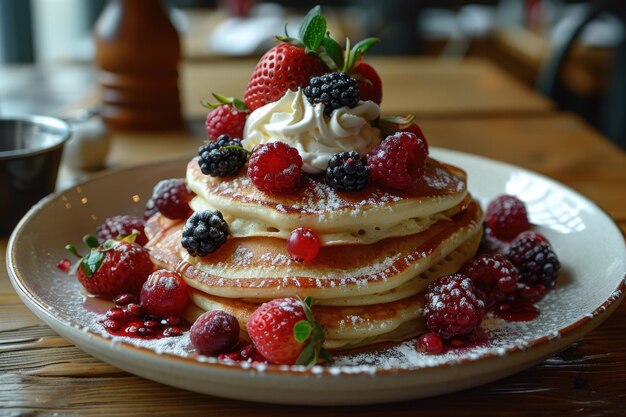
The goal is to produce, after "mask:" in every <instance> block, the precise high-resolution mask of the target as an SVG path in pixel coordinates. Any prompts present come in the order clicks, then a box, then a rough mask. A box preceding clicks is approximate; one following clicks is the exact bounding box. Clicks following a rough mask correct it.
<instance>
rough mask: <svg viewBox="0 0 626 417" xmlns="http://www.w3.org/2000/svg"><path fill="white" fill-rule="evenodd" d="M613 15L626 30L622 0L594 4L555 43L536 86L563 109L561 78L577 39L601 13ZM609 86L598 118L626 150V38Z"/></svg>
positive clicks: (605, 132) (617, 52) (603, 0)
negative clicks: (565, 34)
mask: <svg viewBox="0 0 626 417" xmlns="http://www.w3.org/2000/svg"><path fill="white" fill-rule="evenodd" d="M605 12H610V13H612V14H613V15H615V16H616V17H618V18H619V19H620V21H621V23H622V25H623V26H624V27H626V2H624V1H622V0H597V1H592V2H590V4H589V7H588V8H587V9H586V10H585V13H583V14H580V15H579V16H578V17H577V19H578V20H577V21H576V22H575V24H573V25H571V27H570V30H569V33H567V36H563V37H560V38H558V39H556V40H555V41H554V42H553V45H552V46H551V49H550V52H549V54H548V56H547V58H546V59H545V63H544V65H543V68H542V69H541V71H540V73H539V75H538V78H537V83H536V88H537V90H539V91H540V92H541V93H543V94H544V95H546V96H548V97H550V98H551V99H553V100H554V101H556V102H557V103H558V104H559V106H561V107H563V106H564V105H565V106H566V104H567V103H565V102H564V101H565V100H566V99H564V98H563V97H562V96H561V95H560V94H559V92H560V88H559V75H560V74H561V70H562V69H563V65H564V63H565V61H566V60H567V58H568V56H569V55H570V52H571V50H572V47H573V46H574V44H575V42H576V40H577V39H578V38H579V37H580V35H581V34H582V33H583V31H584V30H585V28H586V27H587V26H588V25H589V24H590V23H591V22H592V21H593V20H594V19H596V18H597V17H598V16H599V15H600V14H602V13H605ZM609 79H610V81H609V85H608V86H607V88H606V89H605V91H604V93H603V94H602V95H601V97H600V98H599V100H600V108H599V111H600V112H601V113H600V114H599V115H598V117H597V123H598V127H599V128H600V129H601V130H602V131H603V133H604V134H606V135H607V136H608V137H609V138H611V139H612V140H613V141H614V142H615V143H617V144H619V145H620V146H622V147H623V148H626V36H624V37H623V38H622V41H621V43H620V45H619V46H618V47H617V48H616V51H615V56H614V60H613V65H612V74H611V75H610V77H609Z"/></svg>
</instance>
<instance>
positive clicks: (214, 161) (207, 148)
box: [198, 135, 248, 177]
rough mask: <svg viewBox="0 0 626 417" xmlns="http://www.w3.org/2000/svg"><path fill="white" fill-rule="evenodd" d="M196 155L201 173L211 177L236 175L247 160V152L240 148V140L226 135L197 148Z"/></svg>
mask: <svg viewBox="0 0 626 417" xmlns="http://www.w3.org/2000/svg"><path fill="white" fill-rule="evenodd" d="M225 147H228V148H226V149H224V148H225ZM198 155H200V159H199V160H198V165H200V169H201V170H202V173H203V174H204V175H210V176H212V177H230V176H234V175H237V173H238V172H239V170H240V169H241V168H242V167H243V166H244V165H245V164H246V161H247V160H248V152H247V151H246V150H245V149H244V148H243V147H242V146H241V140H239V139H231V138H230V136H228V135H221V136H220V137H219V138H217V140H216V141H215V142H209V143H206V144H204V145H202V146H201V147H200V148H198Z"/></svg>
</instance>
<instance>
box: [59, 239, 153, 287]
mask: <svg viewBox="0 0 626 417" xmlns="http://www.w3.org/2000/svg"><path fill="white" fill-rule="evenodd" d="M133 238H134V235H131V237H130V239H129V240H124V239H123V240H111V239H109V240H107V241H106V242H104V243H103V244H102V245H100V246H98V242H97V240H96V238H94V237H86V238H85V243H87V244H88V245H89V246H90V247H91V250H90V252H89V254H87V255H85V256H84V257H82V258H81V259H80V261H79V262H78V264H77V265H76V277H77V278H78V281H79V282H80V283H81V284H82V285H83V287H85V289H86V290H87V291H89V292H90V293H91V294H93V295H98V296H101V297H105V298H109V299H113V298H114V297H116V296H117V295H119V294H121V293H131V294H135V295H137V294H139V292H140V291H141V287H142V285H143V283H144V282H145V281H146V279H147V278H148V275H150V274H151V273H152V271H153V269H154V265H153V264H152V261H151V260H150V256H149V255H148V251H147V250H146V249H144V248H143V247H141V246H139V245H138V244H136V243H134V242H133V241H132V239H133ZM67 249H68V250H70V251H71V252H73V253H75V254H77V252H76V249H75V248H74V247H73V246H72V245H68V246H67Z"/></svg>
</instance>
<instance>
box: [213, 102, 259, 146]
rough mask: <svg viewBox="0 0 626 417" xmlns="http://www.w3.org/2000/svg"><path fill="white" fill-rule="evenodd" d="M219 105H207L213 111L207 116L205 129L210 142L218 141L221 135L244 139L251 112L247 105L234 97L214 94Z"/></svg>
mask: <svg viewBox="0 0 626 417" xmlns="http://www.w3.org/2000/svg"><path fill="white" fill-rule="evenodd" d="M213 97H215V99H216V100H217V101H218V104H206V105H205V106H206V107H208V108H210V109H212V110H211V111H210V112H209V113H208V114H207V116H206V121H205V122H204V128H205V130H206V134H207V137H208V138H209V140H211V141H214V140H217V138H219V137H220V136H221V135H228V136H230V137H231V138H233V139H234V138H239V139H241V138H243V129H244V127H245V125H246V120H247V118H248V115H249V114H250V110H249V109H248V107H247V106H246V105H245V103H244V102H243V101H241V100H239V99H236V98H233V97H224V96H222V95H219V94H213Z"/></svg>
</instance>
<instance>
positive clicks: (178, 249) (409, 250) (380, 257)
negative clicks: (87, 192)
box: [146, 201, 482, 300]
mask: <svg viewBox="0 0 626 417" xmlns="http://www.w3.org/2000/svg"><path fill="white" fill-rule="evenodd" d="M481 221H482V212H481V210H480V207H479V205H478V204H477V203H476V202H475V201H471V202H470V203H469V204H468V206H467V209H465V210H464V211H462V212H461V213H458V214H457V215H455V216H453V217H452V218H450V219H445V220H439V221H438V222H436V223H435V224H433V225H432V226H431V227H429V228H428V229H427V230H425V231H423V232H420V233H416V234H413V235H410V236H403V237H397V238H389V239H384V240H381V241H379V242H376V243H374V244H370V245H359V246H355V245H346V246H336V247H322V248H321V249H320V252H319V254H318V256H317V257H316V259H315V262H314V263H311V264H309V263H298V262H296V261H294V260H293V259H292V258H291V257H290V256H289V253H288V252H287V249H286V244H285V241H284V240H281V239H274V238H267V237H248V238H231V239H228V240H227V241H226V243H225V244H224V245H223V246H222V247H220V249H219V250H217V251H216V252H215V253H212V254H209V255H207V256H205V257H191V256H189V254H188V253H187V251H186V250H185V249H183V248H182V246H181V245H180V240H181V233H182V227H183V223H182V222H178V223H177V222H171V221H165V220H163V218H162V216H160V215H158V214H157V215H155V216H153V217H152V218H151V219H150V220H149V221H148V226H147V228H146V231H147V233H148V236H149V237H150V241H149V242H148V244H147V245H146V247H147V248H148V249H149V250H150V255H151V257H152V259H153V261H154V262H155V264H157V265H158V266H160V267H163V268H166V269H170V270H176V271H178V272H179V273H180V274H181V276H183V278H184V279H185V280H186V282H187V283H188V284H189V285H190V286H191V287H193V288H196V289H198V290H199V291H201V292H203V293H206V294H210V295H214V296H218V297H225V298H239V299H272V298H280V297H290V296H301V297H305V296H311V297H313V298H314V299H315V300H322V299H341V298H348V297H357V296H359V297H360V296H364V295H371V294H380V293H384V292H386V291H390V290H392V289H394V288H398V287H401V286H402V285H403V284H405V283H406V282H408V281H409V280H411V279H412V278H414V277H416V276H417V275H419V274H421V273H423V272H425V271H427V270H428V269H429V268H431V267H432V266H434V265H436V264H437V263H438V262H440V261H441V260H442V259H444V258H445V257H446V256H448V255H449V254H451V253H452V252H453V251H455V250H456V249H457V248H459V247H461V246H462V245H463V244H464V243H465V242H467V241H468V239H470V238H472V237H474V238H475V239H478V238H476V235H480V232H481V230H482V227H481Z"/></svg>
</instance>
